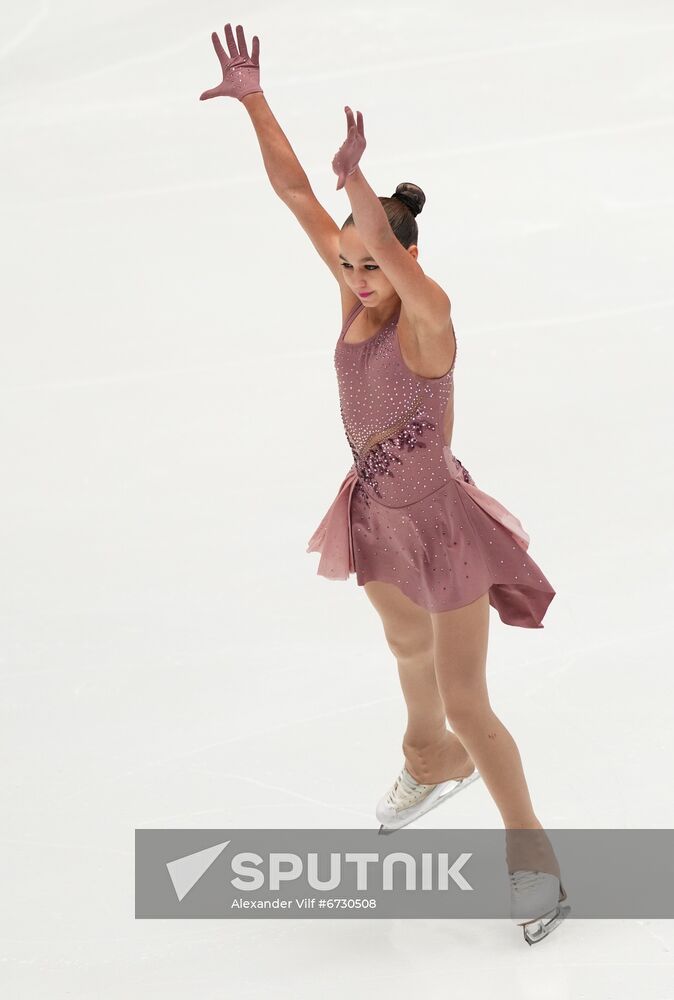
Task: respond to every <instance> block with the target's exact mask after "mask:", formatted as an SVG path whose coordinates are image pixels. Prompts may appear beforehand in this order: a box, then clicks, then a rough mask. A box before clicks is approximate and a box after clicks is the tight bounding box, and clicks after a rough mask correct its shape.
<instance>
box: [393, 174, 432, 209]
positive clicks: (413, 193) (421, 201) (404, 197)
mask: <svg viewBox="0 0 674 1000" xmlns="http://www.w3.org/2000/svg"><path fill="white" fill-rule="evenodd" d="M391 197H392V198H397V199H398V200H399V201H402V202H403V203H404V204H405V205H407V207H408V208H409V210H410V212H411V213H412V215H414V216H417V215H418V214H419V212H420V211H421V209H422V208H423V207H424V205H425V203H426V195H425V194H424V192H423V191H422V190H421V188H420V187H417V185H416V184H410V183H409V182H408V181H403V183H402V184H399V185H398V187H397V188H396V189H395V193H394V194H392V195H391Z"/></svg>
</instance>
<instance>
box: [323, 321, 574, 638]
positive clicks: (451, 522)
mask: <svg viewBox="0 0 674 1000" xmlns="http://www.w3.org/2000/svg"><path fill="white" fill-rule="evenodd" d="M364 308H365V307H364V306H363V305H362V303H360V302H359V303H356V305H355V306H354V308H353V309H352V310H351V312H350V313H349V315H348V316H347V318H346V320H345V322H344V326H343V327H342V330H341V333H340V335H339V339H338V341H337V344H336V347H335V354H334V361H335V369H336V372H337V380H338V385H339V398H340V409H341V413H342V420H343V423H344V430H345V432H346V437H347V441H348V443H349V446H350V448H351V452H352V454H353V457H354V462H353V465H352V466H351V468H350V470H349V472H348V473H347V475H346V477H345V478H344V480H343V482H342V484H341V486H340V488H339V491H338V493H337V496H336V497H335V499H334V501H333V502H332V504H331V506H330V508H329V509H328V511H327V512H326V513H325V515H324V517H323V519H322V520H321V522H320V524H319V525H318V527H317V528H316V530H315V532H314V533H313V535H312V536H311V538H310V540H309V543H308V547H307V552H320V554H321V558H320V560H319V563H318V569H317V573H318V574H319V575H320V576H324V577H327V578H328V579H332V580H346V579H348V577H349V576H350V575H351V574H352V573H355V574H356V580H357V583H358V585H359V586H362V585H363V584H365V583H368V582H369V581H371V580H381V581H383V582H385V583H390V584H393V585H394V586H396V587H398V589H399V590H401V591H402V593H403V594H405V595H406V596H407V597H409V598H410V600H412V601H414V603H415V604H417V605H419V606H420V607H422V608H425V609H426V610H427V611H429V612H431V613H438V612H442V611H451V610H454V609H455V608H460V607H463V606H464V605H466V604H470V603H472V602H473V601H475V600H477V598H478V597H480V596H481V595H482V594H484V593H485V592H486V591H489V603H490V604H491V606H492V607H494V608H496V610H497V611H498V614H499V616H500V618H501V621H503V622H505V624H506V625H517V626H520V627H522V628H543V625H542V624H541V621H542V619H543V617H544V615H545V612H546V610H547V608H548V605H549V604H550V602H551V601H552V599H553V597H554V596H555V591H554V590H553V588H552V586H551V585H550V583H549V582H548V580H547V579H546V577H545V576H544V575H543V572H542V570H541V569H540V568H539V567H538V566H537V564H536V563H535V562H534V561H533V559H532V558H531V557H530V556H529V555H528V554H527V549H528V547H529V536H528V534H527V533H526V531H525V530H524V528H523V527H522V525H521V524H520V522H519V521H518V519H517V518H516V517H515V516H514V515H513V514H511V513H510V511H508V510H506V508H505V507H503V506H502V505H501V504H500V503H499V502H498V500H495V499H494V498H493V497H491V496H489V495H488V494H487V493H484V492H483V491H482V490H481V489H479V487H478V486H477V485H476V484H475V481H474V480H473V477H472V476H471V475H470V473H469V472H468V470H467V469H466V468H465V467H464V466H463V465H462V463H461V462H460V461H459V459H458V458H456V456H455V455H454V454H453V453H452V450H451V447H450V445H451V436H452V429H453V418H454V367H455V364H456V357H455V359H454V363H453V364H452V367H451V369H450V370H449V371H448V372H447V373H446V374H445V375H442V376H440V377H439V378H424V377H422V376H421V375H416V374H415V373H413V372H412V371H410V369H409V368H408V367H407V365H406V363H405V361H404V359H403V357H402V354H401V351H400V343H399V340H398V318H399V316H400V308H401V306H400V304H399V305H398V308H397V310H396V313H395V314H394V315H393V316H392V317H391V319H390V320H389V321H388V322H387V323H386V324H385V325H384V326H383V327H382V328H381V330H379V332H378V333H376V334H375V335H374V336H372V337H369V338H368V339H367V340H364V341H361V342H359V343H347V342H346V341H345V340H344V337H345V335H346V332H347V330H348V329H349V327H350V325H351V323H352V322H353V321H354V319H355V318H356V316H357V315H358V313H359V311H360V310H361V309H364Z"/></svg>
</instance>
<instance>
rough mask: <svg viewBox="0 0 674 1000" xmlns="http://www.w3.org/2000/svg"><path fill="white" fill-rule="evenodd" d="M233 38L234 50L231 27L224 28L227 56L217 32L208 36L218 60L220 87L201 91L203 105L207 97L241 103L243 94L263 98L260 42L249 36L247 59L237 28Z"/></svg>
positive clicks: (242, 38)
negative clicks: (234, 100)
mask: <svg viewBox="0 0 674 1000" xmlns="http://www.w3.org/2000/svg"><path fill="white" fill-rule="evenodd" d="M236 36H237V38H238V41H239V47H238V49H237V47H236V42H235V41H234V33H233V32H232V25H231V24H226V25H225V38H226V39H227V45H228V47H229V56H228V55H227V53H226V52H225V50H224V49H223V47H222V43H221V42H220V39H219V38H218V33H217V31H214V32H213V34H212V35H211V41H212V42H213V46H214V48H215V53H216V55H217V57H218V59H219V60H220V65H221V67H222V83H219V84H218V86H217V87H213V88H212V90H205V91H204V92H203V94H202V95H201V97H200V98H199V100H200V101H207V100H208V98H209V97H236V98H237V100H239V101H240V100H241V99H242V98H244V97H245V96H246V95H247V94H256V93H259V94H263V93H264V91H263V90H262V87H261V86H260V39H259V38H258V37H257V35H253V54H252V56H249V55H248V49H247V48H246V39H245V36H244V34H243V28H242V27H241V25H240V24H237V26H236Z"/></svg>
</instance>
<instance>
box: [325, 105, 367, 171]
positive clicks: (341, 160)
mask: <svg viewBox="0 0 674 1000" xmlns="http://www.w3.org/2000/svg"><path fill="white" fill-rule="evenodd" d="M344 110H345V112H346V124H347V133H346V139H345V140H344V142H343V143H342V145H341V146H340V147H339V150H338V152H337V153H335V155H334V157H333V160H332V169H333V170H334V171H335V173H336V174H337V176H338V178H339V180H338V181H337V190H338V191H340V190H341V189H342V188H343V187H344V183H345V181H346V178H347V177H348V175H349V174H352V173H353V172H354V170H355V169H356V167H357V166H358V161H359V160H360V158H361V156H362V155H363V151H364V150H365V147H366V146H367V143H366V142H365V133H364V132H363V116H362V114H361V113H360V111H357V112H356V114H357V116H358V125H356V124H355V123H354V120H353V111H352V110H351V108H349V107H348V106H347V107H345V108H344Z"/></svg>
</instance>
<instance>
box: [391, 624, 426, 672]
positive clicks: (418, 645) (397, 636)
mask: <svg viewBox="0 0 674 1000" xmlns="http://www.w3.org/2000/svg"><path fill="white" fill-rule="evenodd" d="M386 642H387V644H388V648H389V649H390V650H391V652H392V653H393V655H394V656H395V658H396V660H399V661H402V662H404V663H408V662H410V661H414V660H417V659H418V660H420V661H425V660H428V659H432V658H433V633H432V632H430V633H429V632H428V631H427V630H426V629H425V628H423V627H422V628H419V627H417V628H415V627H409V628H407V629H404V630H401V629H399V628H397V627H391V628H389V629H387V630H386Z"/></svg>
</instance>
